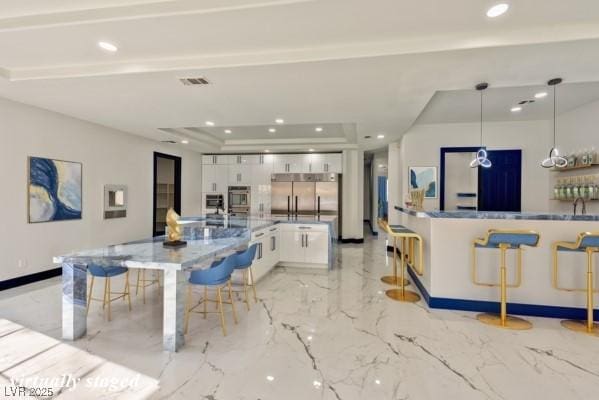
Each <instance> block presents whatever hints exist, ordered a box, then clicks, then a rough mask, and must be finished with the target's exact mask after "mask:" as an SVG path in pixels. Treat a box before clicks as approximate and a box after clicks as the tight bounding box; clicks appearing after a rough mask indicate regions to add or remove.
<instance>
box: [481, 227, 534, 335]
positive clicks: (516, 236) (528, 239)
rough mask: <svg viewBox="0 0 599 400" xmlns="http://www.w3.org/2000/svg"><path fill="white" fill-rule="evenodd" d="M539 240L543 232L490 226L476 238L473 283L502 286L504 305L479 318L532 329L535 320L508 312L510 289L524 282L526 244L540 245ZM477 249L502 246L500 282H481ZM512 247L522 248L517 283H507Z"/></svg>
mask: <svg viewBox="0 0 599 400" xmlns="http://www.w3.org/2000/svg"><path fill="white" fill-rule="evenodd" d="M539 239H540V236H539V234H538V233H537V232H534V231H522V230H513V231H512V230H499V229H490V230H489V231H488V232H487V235H486V236H485V237H484V238H481V239H475V240H474V241H473V242H472V282H473V283H474V284H475V285H479V286H489V287H500V288H501V307H500V312H499V314H489V313H484V314H479V315H477V316H476V318H477V319H478V320H479V321H480V322H483V323H485V324H488V325H494V326H498V327H501V328H508V329H517V330H524V329H530V328H532V323H530V322H529V321H527V320H525V319H522V318H518V317H513V316H508V315H507V288H508V287H509V288H515V287H519V286H520V284H521V283H522V250H523V249H522V246H530V247H537V246H538V245H539ZM477 248H484V249H499V250H500V251H501V263H500V265H499V272H500V282H499V284H497V283H485V282H480V281H478V279H477V274H476V249H477ZM509 249H512V250H517V251H518V265H517V276H516V282H515V283H513V284H508V283H507V267H506V261H505V258H506V255H507V251H508V250H509Z"/></svg>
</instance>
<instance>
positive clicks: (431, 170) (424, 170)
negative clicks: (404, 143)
mask: <svg viewBox="0 0 599 400" xmlns="http://www.w3.org/2000/svg"><path fill="white" fill-rule="evenodd" d="M410 189H424V198H425V199H434V198H436V197H437V167H410Z"/></svg>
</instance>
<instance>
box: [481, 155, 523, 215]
mask: <svg viewBox="0 0 599 400" xmlns="http://www.w3.org/2000/svg"><path fill="white" fill-rule="evenodd" d="M488 157H489V160H491V162H492V163H493V166H492V167H491V168H479V174H478V210H479V211H515V212H519V211H521V203H522V150H489V152H488Z"/></svg>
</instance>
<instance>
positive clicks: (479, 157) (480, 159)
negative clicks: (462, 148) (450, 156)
mask: <svg viewBox="0 0 599 400" xmlns="http://www.w3.org/2000/svg"><path fill="white" fill-rule="evenodd" d="M488 87H489V84H488V83H486V82H483V83H479V84H478V85H476V90H478V91H479V93H480V149H478V151H477V152H476V157H474V159H473V160H472V161H471V162H470V168H478V167H483V168H491V166H492V165H493V164H492V163H491V160H489V158H488V154H487V149H486V148H485V147H484V145H483V91H484V90H486V89H487V88H488Z"/></svg>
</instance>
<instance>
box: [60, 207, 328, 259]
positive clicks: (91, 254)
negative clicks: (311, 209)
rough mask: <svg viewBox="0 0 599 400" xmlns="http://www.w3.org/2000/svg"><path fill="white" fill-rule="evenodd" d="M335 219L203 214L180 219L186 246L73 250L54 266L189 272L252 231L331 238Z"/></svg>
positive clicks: (158, 240)
mask: <svg viewBox="0 0 599 400" xmlns="http://www.w3.org/2000/svg"><path fill="white" fill-rule="evenodd" d="M336 218H337V217H336V216H320V217H316V216H298V217H295V216H291V217H288V216H286V215H285V216H277V215H268V214H261V215H256V216H250V217H232V216H222V215H221V216H216V215H204V216H198V217H187V218H181V221H180V223H181V225H182V226H183V240H185V241H187V246H186V247H182V248H178V249H170V248H165V247H164V246H163V244H162V243H163V241H164V236H158V237H155V238H148V239H143V240H138V241H133V242H128V243H122V244H116V245H111V246H106V247H102V248H98V249H91V250H82V251H75V252H71V253H68V254H65V255H60V256H56V257H54V259H53V261H54V263H74V264H99V265H111V266H113V265H121V266H124V267H130V268H155V269H164V268H174V269H190V268H192V267H198V266H201V265H203V264H204V265H205V264H206V263H207V262H208V261H211V260H213V259H214V258H215V257H219V256H223V255H225V254H227V253H228V252H232V251H234V250H237V249H240V248H243V247H245V246H247V244H248V243H249V241H250V239H251V234H252V232H254V231H257V230H260V229H265V228H268V227H271V226H273V225H276V224H281V223H298V224H328V225H329V226H330V234H331V237H335V235H336V233H335V229H334V225H335V221H336Z"/></svg>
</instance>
